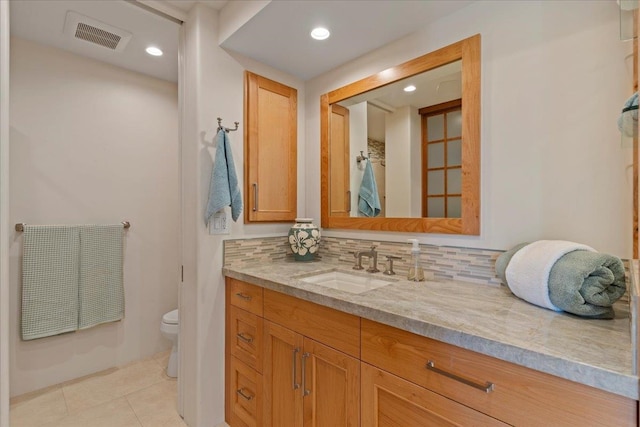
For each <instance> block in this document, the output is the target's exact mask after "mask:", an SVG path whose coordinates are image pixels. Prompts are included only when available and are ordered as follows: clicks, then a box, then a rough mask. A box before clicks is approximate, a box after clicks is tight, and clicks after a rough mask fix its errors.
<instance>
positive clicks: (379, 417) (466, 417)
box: [362, 363, 508, 427]
mask: <svg viewBox="0 0 640 427" xmlns="http://www.w3.org/2000/svg"><path fill="white" fill-rule="evenodd" d="M507 425H508V424H505V423H502V422H500V421H498V420H496V419H494V418H491V417H489V416H487V415H484V414H482V413H480V412H478V411H475V410H473V409H471V408H469V407H466V406H464V405H462V404H460V403H457V402H455V401H453V400H451V399H447V398H446V397H443V396H440V395H439V394H437V393H434V392H432V391H431V390H428V389H426V388H424V387H420V386H418V385H416V384H413V383H411V382H409V381H406V380H404V379H402V378H400V377H398V376H395V375H393V374H390V373H389V372H386V371H383V370H380V369H378V368H376V367H374V366H371V365H368V364H366V363H362V427H383V426H403V427H410V426H433V427H440V426H442V427H445V426H475V427H481V426H507Z"/></svg>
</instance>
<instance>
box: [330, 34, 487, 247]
mask: <svg viewBox="0 0 640 427" xmlns="http://www.w3.org/2000/svg"><path fill="white" fill-rule="evenodd" d="M410 85H411V86H417V87H418V90H415V91H414V93H407V92H408V91H407V90H406V89H405V88H406V87H407V86H410ZM403 89H405V90H404V91H403ZM409 89H410V88H409ZM405 91H406V92H405ZM403 92H404V94H403ZM418 93H420V95H419V96H418ZM376 128H377V130H376ZM380 128H382V130H381V129H380ZM320 129H321V135H320V144H321V165H320V167H321V210H322V212H321V221H322V227H324V228H345V229H358V230H382V231H403V232H422V233H447V234H466V235H479V234H480V35H479V34H478V35H475V36H472V37H469V38H467V39H464V40H461V41H459V42H456V43H453V44H451V45H449V46H446V47H443V48H441V49H438V50H436V51H434V52H431V53H428V54H426V55H423V56H420V57H418V58H415V59H413V60H410V61H408V62H405V63H403V64H400V65H398V66H395V67H392V68H389V69H387V70H384V71H381V72H379V73H377V74H374V75H372V76H369V77H366V78H364V79H362V80H359V81H356V82H354V83H351V84H349V85H347V86H344V87H341V88H339V89H336V90H334V91H331V92H329V93H327V94H324V95H322V96H321V99H320ZM373 135H378V136H377V137H375V136H373ZM379 139H383V140H382V141H380V140H379ZM376 163H377V165H376ZM376 166H377V167H376ZM367 167H371V168H372V170H373V171H374V172H375V173H373V176H374V177H375V179H374V181H376V182H377V184H378V185H377V186H378V189H380V188H382V191H378V199H379V202H380V208H381V209H380V212H377V211H376V210H375V209H374V210H370V211H369V210H368V209H363V210H360V209H359V208H358V200H359V199H358V193H359V191H360V186H361V185H362V182H363V178H362V177H363V175H364V170H365V169H366V168H367ZM367 172H368V171H367ZM367 175H369V174H368V173H367Z"/></svg>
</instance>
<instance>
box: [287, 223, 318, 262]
mask: <svg viewBox="0 0 640 427" xmlns="http://www.w3.org/2000/svg"><path fill="white" fill-rule="evenodd" d="M312 221H313V220H311V219H307V218H296V224H295V225H294V226H293V227H291V230H290V231H289V246H290V247H291V251H292V252H293V254H294V256H295V259H296V261H311V260H312V259H313V257H314V255H315V254H316V252H318V248H319V246H320V230H319V229H318V227H316V226H315V225H314V224H313V223H312Z"/></svg>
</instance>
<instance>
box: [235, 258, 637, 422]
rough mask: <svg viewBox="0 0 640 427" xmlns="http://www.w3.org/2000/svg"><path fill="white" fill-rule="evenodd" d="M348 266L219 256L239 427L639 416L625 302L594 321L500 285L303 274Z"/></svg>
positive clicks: (597, 419)
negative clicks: (322, 278)
mask: <svg viewBox="0 0 640 427" xmlns="http://www.w3.org/2000/svg"><path fill="white" fill-rule="evenodd" d="M349 268H350V267H349V266H348V265H345V264H344V263H333V262H330V261H318V262H309V263H296V262H293V261H289V260H287V261H279V262H273V263H269V264H264V263H257V264H256V265H255V266H233V267H225V269H224V274H225V276H226V298H227V299H226V308H227V309H226V393H227V394H226V420H227V422H228V423H229V424H230V425H231V426H232V427H236V426H256V427H259V426H274V427H275V426H278V427H285V426H301V425H319V426H326V425H331V426H359V425H362V426H383V425H401V426H416V425H473V426H480V425H554V426H573V425H575V426H587V425H612V426H614V425H615V426H635V425H638V377H637V375H636V374H635V373H634V372H635V370H634V368H633V366H634V363H635V359H634V351H633V344H632V339H631V335H632V331H631V328H630V323H631V322H630V314H629V303H628V302H622V301H621V302H618V303H617V304H616V306H615V309H616V319H614V320H589V319H581V318H578V317H575V316H572V315H568V314H563V313H555V312H552V311H549V310H545V309H541V308H538V307H535V306H532V305H530V304H528V303H526V302H523V301H521V300H519V299H518V298H516V297H514V296H513V295H512V294H511V293H510V292H509V291H508V289H506V288H505V287H498V286H487V285H478V284H472V283H465V282H456V281H441V280H439V281H427V282H419V283H413V282H408V281H406V280H405V279H404V278H403V277H400V276H395V277H394V278H393V279H389V280H388V281H389V282H390V283H389V284H388V285H386V286H382V287H378V288H376V289H373V290H370V291H366V292H362V293H359V294H358V293H351V292H345V291H341V290H338V289H332V288H330V287H327V286H323V285H321V284H317V283H311V282H310V281H307V280H304V279H305V278H308V277H313V276H315V275H318V274H320V273H326V272H327V271H333V270H341V271H344V272H348V270H349ZM367 274H369V273H363V275H367ZM369 275H371V274H369ZM375 276H376V278H378V279H382V280H385V279H387V278H386V277H384V276H382V275H381V274H376V275H375ZM634 331H635V329H634ZM634 333H635V332H634ZM390 423H391V424H390Z"/></svg>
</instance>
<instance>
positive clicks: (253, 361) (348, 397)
mask: <svg viewBox="0 0 640 427" xmlns="http://www.w3.org/2000/svg"><path fill="white" fill-rule="evenodd" d="M226 285H227V289H226V296H227V305H226V309H227V316H226V317H227V319H226V321H227V324H226V359H227V362H226V380H225V381H226V408H225V410H226V421H227V423H228V424H229V425H230V426H231V427H237V426H240V427H247V426H248V427H254V426H258V427H260V426H265V427H303V426H331V427H341V426H344V427H358V426H360V360H359V357H360V318H359V317H356V316H352V315H350V314H346V313H343V312H339V311H336V310H333V309H331V308H327V307H323V306H320V305H317V304H313V303H310V302H306V301H302V300H300V299H297V298H293V297H290V296H287V295H284V294H281V293H278V292H273V291H270V290H263V289H262V288H259V287H257V286H253V285H250V284H248V283H244V282H241V281H238V280H235V279H230V278H227V280H226ZM238 294H240V295H238ZM248 297H250V299H248ZM255 301H260V304H261V306H260V307H258V306H257V305H256V304H255ZM239 306H242V308H240V307H239ZM245 309H250V310H252V311H253V312H249V311H247V310H245ZM255 313H260V315H257V314H255ZM258 331H262V336H261V338H258V337H257V336H258V334H259V332H258Z"/></svg>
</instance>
